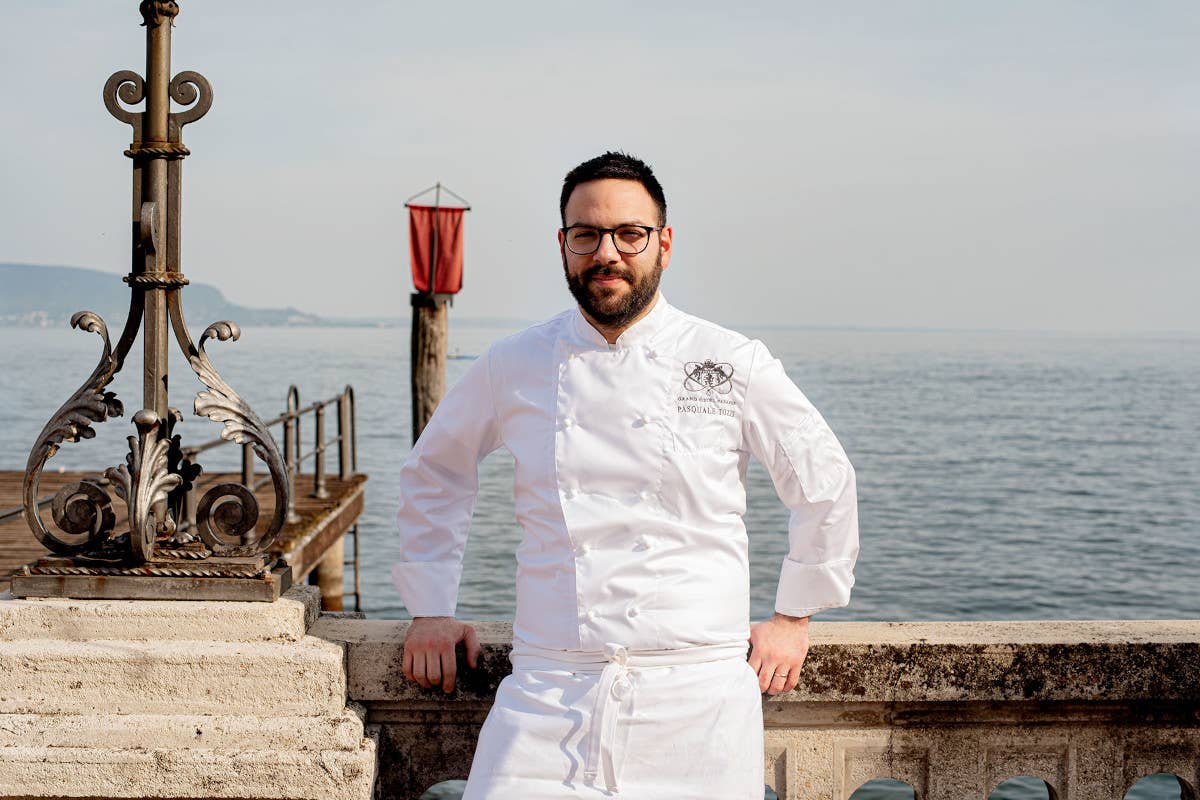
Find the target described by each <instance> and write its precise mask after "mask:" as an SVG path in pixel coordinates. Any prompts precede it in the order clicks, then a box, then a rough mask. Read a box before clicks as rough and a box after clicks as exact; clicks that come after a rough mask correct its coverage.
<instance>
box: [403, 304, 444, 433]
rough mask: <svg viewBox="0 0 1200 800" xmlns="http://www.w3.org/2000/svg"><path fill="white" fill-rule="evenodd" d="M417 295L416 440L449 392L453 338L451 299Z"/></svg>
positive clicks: (414, 356) (414, 320) (413, 353)
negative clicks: (448, 366) (448, 346)
mask: <svg viewBox="0 0 1200 800" xmlns="http://www.w3.org/2000/svg"><path fill="white" fill-rule="evenodd" d="M427 297H429V296H428V295H421V294H414V295H413V310H412V347H411V358H412V431H413V442H414V443H415V442H416V441H417V439H419V438H420V436H421V431H423V430H425V426H426V425H427V424H428V423H429V418H430V417H432V416H433V411H434V409H435V408H437V405H438V403H440V402H441V401H442V397H443V395H445V394H446V340H447V339H448V338H449V319H450V314H449V309H448V308H447V306H448V305H449V304H448V303H445V302H441V303H438V302H436V301H435V300H433V298H431V297H429V300H428V305H417V302H418V298H420V299H422V300H424V299H425V298H427Z"/></svg>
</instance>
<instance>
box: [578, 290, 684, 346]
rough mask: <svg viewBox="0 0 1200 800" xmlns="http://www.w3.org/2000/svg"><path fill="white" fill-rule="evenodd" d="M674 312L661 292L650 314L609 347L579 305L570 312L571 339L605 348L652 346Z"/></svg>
mask: <svg viewBox="0 0 1200 800" xmlns="http://www.w3.org/2000/svg"><path fill="white" fill-rule="evenodd" d="M673 310H674V308H673V306H671V305H670V304H669V303H668V302H667V298H666V297H664V296H663V293H662V292H661V291H659V293H658V296H657V298H656V299H655V301H654V305H653V306H652V307H651V309H650V313H648V314H647V315H646V316H644V317H642V318H641V319H639V320H638V321H637V322H635V323H633V324H632V325H630V326H629V327H628V328H626V329H625V330H624V331H622V332H621V335H620V336H618V337H617V341H616V343H615V344H613V345H609V343H608V340H607V339H605V338H604V336H603V335H602V334H601V333H600V331H598V330H596V329H595V328H593V327H592V323H590V322H588V320H587V317H585V316H584V315H583V311H582V310H581V309H580V308H579V306H578V305H577V306H575V308H574V309H572V310H571V312H570V316H571V330H572V333H573V334H574V335H573V336H572V337H571V338H573V339H575V340H576V341H578V342H580V343H582V344H587V345H592V346H594V347H604V348H608V347H612V348H620V347H629V346H631V345H637V344H643V345H645V344H650V342H652V341H653V340H654V338H655V337H656V336H657V335H658V334H659V333H660V332H661V331H662V329H663V327H664V326H665V325H666V323H667V321H668V320H669V318H670V317H671V312H672V311H673Z"/></svg>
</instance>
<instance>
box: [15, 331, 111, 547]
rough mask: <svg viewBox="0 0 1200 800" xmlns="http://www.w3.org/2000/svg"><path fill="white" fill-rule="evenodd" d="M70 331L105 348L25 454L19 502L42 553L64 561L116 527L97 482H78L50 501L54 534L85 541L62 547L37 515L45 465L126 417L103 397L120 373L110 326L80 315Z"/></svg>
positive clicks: (107, 395) (105, 494)
mask: <svg viewBox="0 0 1200 800" xmlns="http://www.w3.org/2000/svg"><path fill="white" fill-rule="evenodd" d="M71 327H72V328H78V329H80V330H84V331H88V332H90V333H95V334H97V335H98V336H99V337H100V338H101V340H102V341H103V342H104V350H103V352H102V354H101V356H100V363H99V364H97V365H96V368H95V369H94V370H93V371H92V374H91V375H90V376H89V377H88V379H87V380H86V381H84V383H83V385H82V386H80V387H79V388H78V389H77V390H76V391H75V393H74V394H72V395H71V397H70V399H68V400H67V402H65V403H63V405H62V406H61V407H60V408H59V409H58V411H56V412H55V414H54V416H53V417H51V418H50V421H49V422H47V423H46V426H45V427H44V428H42V432H41V433H40V434H39V435H38V438H37V443H36V444H34V446H33V449H32V450H31V451H30V453H29V460H28V461H27V462H26V464H25V479H24V485H23V486H22V500H23V501H24V505H25V519H26V521H27V522H28V523H29V527H30V530H32V531H33V534H34V536H36V537H37V539H38V541H39V542H41V543H42V545H43V546H45V547H46V549H48V550H51V551H52V552H55V553H59V554H62V555H73V554H75V553H80V552H83V551H84V550H86V549H88V548H89V546H94V545H95V544H96V542H97V541H98V540H100V539H102V538H103V537H105V536H106V535H107V534H109V533H111V532H112V530H113V525H114V517H113V513H112V500H111V498H110V497H109V496H108V492H107V491H106V490H105V489H104V487H103V486H101V485H100V484H99V483H98V482H94V481H81V482H77V483H72V484H69V485H67V486H64V487H63V488H62V489H60V490H59V491H58V493H57V494H56V495H55V496H54V501H53V503H52V505H51V514H52V516H53V518H54V522H55V524H56V525H57V526H58V528H59V529H60V530H61V531H63V532H64V533H66V534H70V535H75V536H78V535H86V537H87V538H86V539H85V540H84V541H66V540H64V539H60V538H59V537H58V536H56V535H54V534H53V533H51V532H50V531H49V530H48V529H47V528H46V525H45V523H44V522H43V521H42V517H41V514H40V513H38V489H39V486H40V482H41V475H42V470H43V469H44V468H45V466H46V462H47V461H49V460H50V459H51V458H53V457H54V455H55V453H57V452H58V449H59V447H61V446H62V444H63V443H64V442H78V441H80V440H82V439H91V438H92V437H94V436H95V435H96V430H95V428H93V427H92V425H94V424H96V423H100V422H104V421H105V420H106V419H108V418H110V417H119V416H121V415H122V414H123V413H124V408H123V407H122V405H121V401H120V400H118V399H117V396H116V394H114V393H113V392H110V391H106V390H107V387H108V385H109V384H110V383H111V382H112V379H113V376H115V375H116V373H117V370H118V369H119V368H120V363H121V354H120V353H119V352H114V351H113V348H112V343H111V342H110V341H109V338H108V326H107V325H105V324H104V320H103V319H101V318H100V316H99V315H97V314H93V313H92V312H91V311H80V312H77V313H76V314H75V315H74V316H72V317H71Z"/></svg>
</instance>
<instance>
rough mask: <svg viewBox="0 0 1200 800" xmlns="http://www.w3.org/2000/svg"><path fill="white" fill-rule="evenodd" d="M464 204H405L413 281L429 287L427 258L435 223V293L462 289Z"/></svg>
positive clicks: (424, 288) (423, 288)
mask: <svg viewBox="0 0 1200 800" xmlns="http://www.w3.org/2000/svg"><path fill="white" fill-rule="evenodd" d="M464 211H466V209H465V208H436V207H434V206H409V207H408V252H409V257H410V258H411V259H412V274H413V285H414V286H416V289H417V291H418V292H428V291H429V258H430V254H431V253H432V252H433V249H434V245H433V226H434V224H435V221H436V224H437V264H436V265H435V269H434V283H435V286H434V289H433V291H434V292H436V293H438V294H457V293H458V292H459V291H461V290H462V272H463V212H464Z"/></svg>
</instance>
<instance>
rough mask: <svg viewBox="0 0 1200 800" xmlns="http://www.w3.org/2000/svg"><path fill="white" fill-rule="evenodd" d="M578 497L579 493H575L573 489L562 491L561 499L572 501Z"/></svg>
mask: <svg viewBox="0 0 1200 800" xmlns="http://www.w3.org/2000/svg"><path fill="white" fill-rule="evenodd" d="M578 495H579V492H577V491H575V490H574V489H565V490H564V491H563V497H565V498H567V499H568V500H574V499H575V498H576V496H578Z"/></svg>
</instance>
